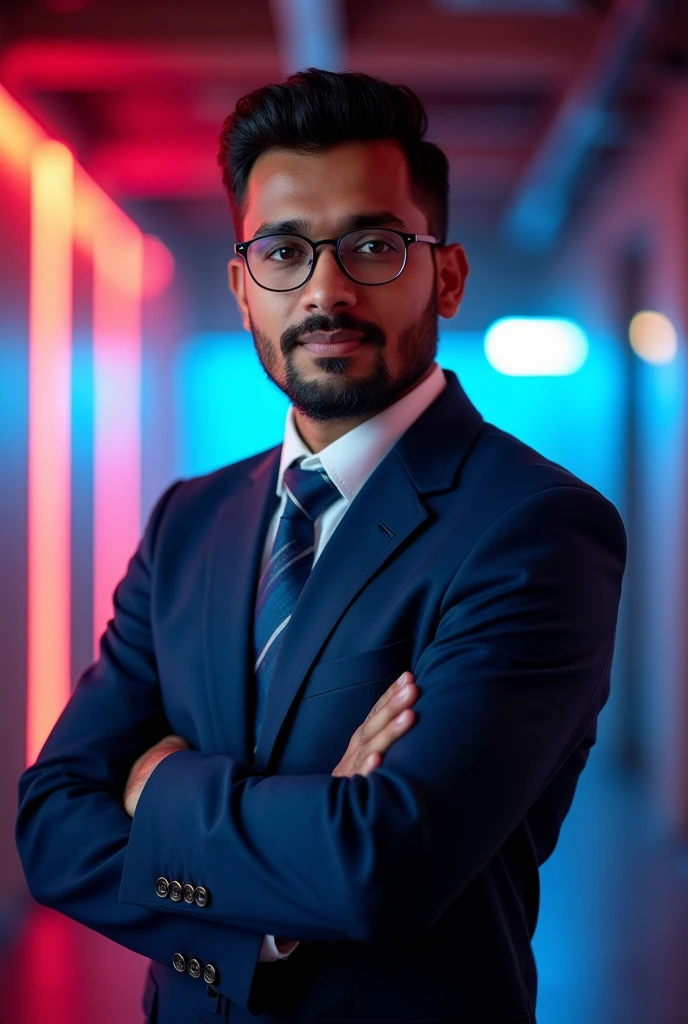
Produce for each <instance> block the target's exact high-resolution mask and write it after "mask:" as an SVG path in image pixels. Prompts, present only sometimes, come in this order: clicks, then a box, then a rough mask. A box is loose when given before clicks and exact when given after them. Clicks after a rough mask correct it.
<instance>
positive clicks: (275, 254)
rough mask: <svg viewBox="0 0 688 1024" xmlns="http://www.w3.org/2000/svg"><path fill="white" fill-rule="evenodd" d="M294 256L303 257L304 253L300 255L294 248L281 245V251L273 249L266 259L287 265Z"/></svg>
mask: <svg viewBox="0 0 688 1024" xmlns="http://www.w3.org/2000/svg"><path fill="white" fill-rule="evenodd" d="M294 255H297V256H298V255H303V253H301V254H299V253H298V251H297V250H296V249H294V248H293V247H292V246H289V245H281V246H280V247H279V249H273V250H272V252H269V253H268V254H267V256H266V259H269V260H274V261H275V262H276V263H286V262H288V261H289V260H290V259H293V258H294Z"/></svg>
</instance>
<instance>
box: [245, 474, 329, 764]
mask: <svg viewBox="0 0 688 1024" xmlns="http://www.w3.org/2000/svg"><path fill="white" fill-rule="evenodd" d="M284 487H285V490H286V492H287V503H286V505H285V507H284V512H283V513H282V516H281V518H280V521H279V525H278V527H277V535H276V536H275V542H274V544H273V547H272V555H271V557H270V561H269V562H268V564H267V565H266V566H265V569H264V570H263V573H262V575H261V577H260V580H259V581H258V592H257V596H256V610H255V619H254V648H255V662H254V673H255V678H256V717H255V740H256V747H257V744H258V736H259V735H260V729H261V725H262V722H263V713H264V711H265V702H266V698H267V692H268V688H269V685H270V676H271V672H272V667H273V665H274V664H275V659H276V657H277V651H278V649H279V646H280V642H281V639H282V635H283V633H284V629H285V627H286V625H287V623H288V622H289V619H290V618H291V614H292V610H293V608H294V605H295V604H296V601H297V599H298V596H299V594H300V593H301V591H302V590H303V587H304V584H305V582H306V580H307V579H308V577H309V575H310V571H311V569H312V567H313V556H314V553H315V520H316V519H317V518H318V516H319V515H320V514H321V513H322V512H324V511H325V509H326V508H327V507H328V506H329V505H331V504H332V502H333V501H336V500H337V498H339V497H340V494H339V491H338V490H337V488H336V487H335V485H334V484H333V483H332V481H331V480H330V478H329V476H328V475H327V473H326V472H325V471H324V470H322V471H321V470H309V469H301V467H300V466H298V465H294V466H290V467H289V468H288V469H286V470H285V472H284ZM255 750H256V748H255V747H254V753H255Z"/></svg>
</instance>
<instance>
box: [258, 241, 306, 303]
mask: <svg viewBox="0 0 688 1024" xmlns="http://www.w3.org/2000/svg"><path fill="white" fill-rule="evenodd" d="M247 256H248V265H249V269H250V271H251V273H252V275H253V277H254V278H255V279H256V281H257V282H258V284H262V285H263V287H264V288H272V289H274V290H275V291H288V289H289V288H298V287H299V285H301V284H303V282H304V281H305V280H306V278H307V277H308V271H309V270H310V269H311V263H312V261H313V250H312V248H311V246H310V245H309V244H308V242H306V241H305V240H304V239H303V238H299V237H298V236H296V235H265V237H264V238H257V239H256V240H255V241H254V242H251V244H250V245H249V247H248V252H247Z"/></svg>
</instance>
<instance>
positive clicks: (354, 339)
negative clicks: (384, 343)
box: [300, 331, 365, 356]
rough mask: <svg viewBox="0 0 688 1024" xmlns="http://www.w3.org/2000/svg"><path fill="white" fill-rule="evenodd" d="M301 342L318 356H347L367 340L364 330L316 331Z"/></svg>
mask: <svg viewBox="0 0 688 1024" xmlns="http://www.w3.org/2000/svg"><path fill="white" fill-rule="evenodd" d="M306 338H307V340H306V341H302V342H301V343H300V344H301V345H302V346H303V347H304V348H305V349H308V351H309V352H312V353H313V355H316V356H346V355H349V354H350V353H351V352H355V351H356V350H357V349H359V348H360V347H361V345H362V344H363V343H364V342H365V334H363V332H362V331H329V332H326V331H314V332H313V333H312V334H307V335H306Z"/></svg>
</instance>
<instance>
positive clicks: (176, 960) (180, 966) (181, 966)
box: [172, 953, 186, 974]
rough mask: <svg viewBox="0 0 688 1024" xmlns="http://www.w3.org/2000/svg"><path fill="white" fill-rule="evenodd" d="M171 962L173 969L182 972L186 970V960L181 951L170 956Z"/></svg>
mask: <svg viewBox="0 0 688 1024" xmlns="http://www.w3.org/2000/svg"><path fill="white" fill-rule="evenodd" d="M172 964H173V966H174V969H175V971H179V973H180V974H182V973H183V972H184V971H185V970H186V960H185V959H184V957H183V956H182V954H181V953H175V954H174V956H173V957H172Z"/></svg>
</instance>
